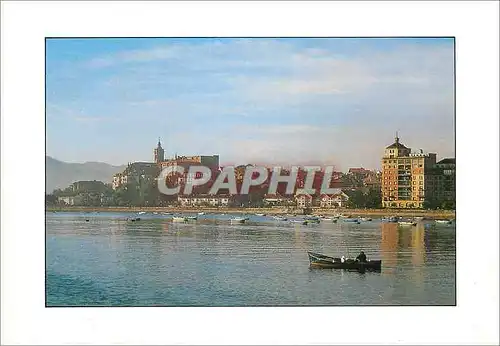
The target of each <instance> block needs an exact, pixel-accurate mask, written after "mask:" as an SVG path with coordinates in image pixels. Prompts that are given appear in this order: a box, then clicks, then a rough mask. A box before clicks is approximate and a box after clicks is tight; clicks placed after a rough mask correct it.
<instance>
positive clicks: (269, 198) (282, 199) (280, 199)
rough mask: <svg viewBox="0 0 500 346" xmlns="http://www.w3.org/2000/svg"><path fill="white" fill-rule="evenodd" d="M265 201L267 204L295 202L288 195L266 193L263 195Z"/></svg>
mask: <svg viewBox="0 0 500 346" xmlns="http://www.w3.org/2000/svg"><path fill="white" fill-rule="evenodd" d="M263 202H264V204H265V205H267V206H273V205H288V204H290V203H291V202H293V199H291V198H290V197H287V196H282V195H280V194H265V195H264V197H263Z"/></svg>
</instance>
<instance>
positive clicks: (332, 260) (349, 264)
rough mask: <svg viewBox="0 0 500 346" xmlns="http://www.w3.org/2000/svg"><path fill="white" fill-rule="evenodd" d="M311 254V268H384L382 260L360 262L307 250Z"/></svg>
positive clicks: (378, 269) (373, 269)
mask: <svg viewBox="0 0 500 346" xmlns="http://www.w3.org/2000/svg"><path fill="white" fill-rule="evenodd" d="M307 255H308V256H309V266H310V267H311V268H320V269H356V270H361V271H364V270H371V271H380V270H381V269H382V261H381V260H369V261H366V262H360V261H358V260H354V259H351V258H347V259H344V261H342V259H341V258H338V257H330V256H325V255H321V254H318V253H314V252H310V251H309V252H307Z"/></svg>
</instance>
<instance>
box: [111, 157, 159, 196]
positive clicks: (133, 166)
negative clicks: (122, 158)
mask: <svg viewBox="0 0 500 346" xmlns="http://www.w3.org/2000/svg"><path fill="white" fill-rule="evenodd" d="M158 174H159V167H158V165H157V164H156V163H154V162H133V163H129V164H128V165H127V168H125V170H124V171H123V172H122V173H118V174H115V175H114V176H113V183H112V187H113V190H116V189H118V188H120V187H122V186H126V185H127V184H131V183H152V182H153V181H154V179H155V178H156V177H157V176H158Z"/></svg>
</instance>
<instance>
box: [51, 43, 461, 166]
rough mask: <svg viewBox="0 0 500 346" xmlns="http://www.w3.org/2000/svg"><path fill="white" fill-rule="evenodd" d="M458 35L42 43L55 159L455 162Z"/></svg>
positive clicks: (355, 163) (118, 161)
mask: <svg viewBox="0 0 500 346" xmlns="http://www.w3.org/2000/svg"><path fill="white" fill-rule="evenodd" d="M453 50H454V48H453V40H452V39H345V38H344V39H324V38H321V39H226V38H223V39H192V38H191V39H56V40H47V46H46V52H47V57H46V59H47V60H46V66H47V70H46V71H47V155H50V156H53V157H55V158H57V159H60V160H63V161H70V162H85V161H103V162H107V163H111V164H123V163H126V162H132V161H151V160H152V158H153V148H154V147H155V145H156V142H157V140H158V137H161V139H162V143H163V147H164V148H165V150H166V154H167V155H168V156H171V155H174V154H175V153H178V154H179V155H196V154H202V155H212V154H219V155H220V156H221V162H222V163H233V164H239V163H248V162H250V163H252V162H277V163H285V162H293V163H306V162H323V163H325V164H333V165H336V166H338V167H339V169H342V170H346V169H347V168H348V167H359V166H363V167H366V168H378V167H380V157H381V155H382V153H383V150H384V147H385V146H387V145H390V144H392V142H393V141H394V136H395V132H396V131H399V136H400V138H401V141H402V143H403V144H405V145H406V146H409V147H411V148H413V149H420V148H422V149H424V151H426V152H436V153H437V154H438V159H440V158H442V157H449V156H452V157H454V96H453V94H454V85H453Z"/></svg>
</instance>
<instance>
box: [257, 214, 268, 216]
mask: <svg viewBox="0 0 500 346" xmlns="http://www.w3.org/2000/svg"><path fill="white" fill-rule="evenodd" d="M255 215H256V216H266V214H255Z"/></svg>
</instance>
